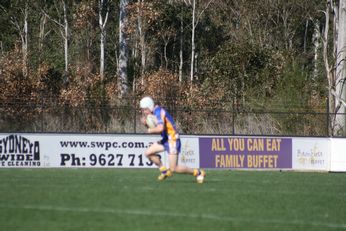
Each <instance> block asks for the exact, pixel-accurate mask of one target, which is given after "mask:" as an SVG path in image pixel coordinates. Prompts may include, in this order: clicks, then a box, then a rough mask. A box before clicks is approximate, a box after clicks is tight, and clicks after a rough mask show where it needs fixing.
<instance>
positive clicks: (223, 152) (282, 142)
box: [199, 137, 292, 169]
mask: <svg viewBox="0 0 346 231" xmlns="http://www.w3.org/2000/svg"><path fill="white" fill-rule="evenodd" d="M199 150H200V167H201V168H248V169H283V168H285V169H287V168H292V139H291V138H280V137H273V138H269V137H202V138H199Z"/></svg>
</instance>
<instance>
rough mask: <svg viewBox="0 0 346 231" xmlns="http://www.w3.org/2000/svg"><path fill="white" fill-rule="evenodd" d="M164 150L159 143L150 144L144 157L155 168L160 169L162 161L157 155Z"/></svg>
mask: <svg viewBox="0 0 346 231" xmlns="http://www.w3.org/2000/svg"><path fill="white" fill-rule="evenodd" d="M164 150H165V148H164V146H163V145H161V144H159V143H154V144H152V145H151V146H150V147H149V148H148V149H147V150H146V151H145V152H144V155H145V156H146V157H147V158H148V159H149V160H151V161H152V162H153V163H154V164H155V165H156V166H158V167H159V168H161V167H162V166H163V165H162V161H161V159H160V157H159V156H158V155H157V153H160V152H163V151H164Z"/></svg>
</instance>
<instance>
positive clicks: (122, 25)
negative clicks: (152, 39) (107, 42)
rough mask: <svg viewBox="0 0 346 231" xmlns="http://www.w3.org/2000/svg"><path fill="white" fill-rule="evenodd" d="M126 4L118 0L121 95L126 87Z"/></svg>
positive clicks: (125, 1) (124, 1) (126, 1)
mask: <svg viewBox="0 0 346 231" xmlns="http://www.w3.org/2000/svg"><path fill="white" fill-rule="evenodd" d="M127 5H128V0H120V14H119V67H118V74H119V94H120V97H122V96H123V95H124V94H125V93H126V92H127V89H128V78H127V60H128V57H127V56H128V54H127V42H126V37H127V36H126V23H127V19H126V17H127V15H126V14H127V12H126V11H127V10H126V8H127Z"/></svg>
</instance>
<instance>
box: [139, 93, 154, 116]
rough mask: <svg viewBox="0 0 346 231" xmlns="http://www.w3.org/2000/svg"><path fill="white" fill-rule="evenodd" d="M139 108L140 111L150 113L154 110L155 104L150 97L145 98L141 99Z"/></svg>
mask: <svg viewBox="0 0 346 231" xmlns="http://www.w3.org/2000/svg"><path fill="white" fill-rule="evenodd" d="M139 106H140V108H141V109H149V110H150V111H151V112H152V111H153V110H154V107H155V103H154V100H153V99H152V98H151V97H150V96H146V97H144V98H142V99H141V101H140V102H139Z"/></svg>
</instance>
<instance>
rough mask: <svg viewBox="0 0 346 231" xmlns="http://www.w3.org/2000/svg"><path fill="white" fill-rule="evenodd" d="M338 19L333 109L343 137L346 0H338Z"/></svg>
mask: <svg viewBox="0 0 346 231" xmlns="http://www.w3.org/2000/svg"><path fill="white" fill-rule="evenodd" d="M338 12H339V13H338V15H339V18H338V20H337V23H338V25H337V48H336V65H335V80H336V81H335V93H336V95H337V96H336V99H335V108H336V112H337V113H338V114H337V116H336V121H335V122H336V124H337V127H338V128H339V129H340V131H339V132H341V133H342V134H343V135H344V134H345V131H346V129H345V125H346V119H345V118H346V116H345V114H344V113H345V112H346V110H345V106H344V105H343V102H345V101H346V88H345V77H346V64H345V59H346V28H345V27H346V0H340V2H339V10H338Z"/></svg>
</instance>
